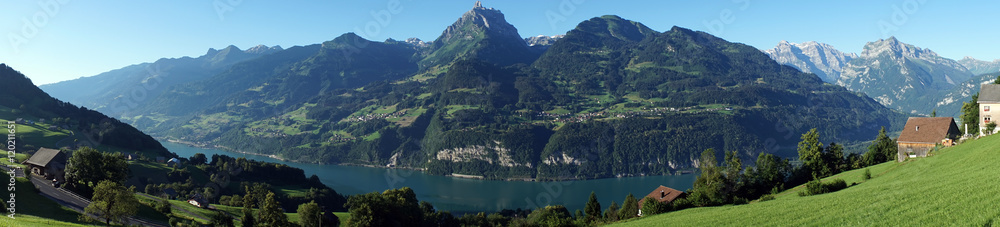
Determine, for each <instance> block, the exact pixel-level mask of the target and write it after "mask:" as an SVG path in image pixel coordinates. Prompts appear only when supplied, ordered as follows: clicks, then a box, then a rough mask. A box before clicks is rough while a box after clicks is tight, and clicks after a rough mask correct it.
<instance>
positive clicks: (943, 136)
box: [896, 117, 962, 162]
mask: <svg viewBox="0 0 1000 227" xmlns="http://www.w3.org/2000/svg"><path fill="white" fill-rule="evenodd" d="M961 135H962V132H961V131H959V130H958V125H956V124H955V119H953V118H951V117H911V118H909V119H907V120H906V126H903V132H902V133H900V134H899V138H898V139H896V145H897V146H898V148H899V151H898V155H897V157H896V160H897V161H900V162H902V161H903V160H906V158H916V157H927V153H929V152H930V151H931V149H933V148H934V147H935V146H937V144H941V145H944V146H947V147H950V146H952V145H955V140H956V139H958V137H959V136H961Z"/></svg>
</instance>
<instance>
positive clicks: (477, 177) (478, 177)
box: [156, 138, 696, 182]
mask: <svg viewBox="0 0 1000 227" xmlns="http://www.w3.org/2000/svg"><path fill="white" fill-rule="evenodd" d="M156 139H157V140H160V141H167V142H171V143H178V144H184V145H187V146H191V147H197V148H206V149H219V150H224V151H227V152H233V153H240V154H247V155H256V156H264V157H269V158H273V159H277V160H281V161H285V162H295V163H304V164H318V165H340V166H361V167H369V168H380V169H400V170H412V171H420V172H424V173H426V172H427V168H417V167H405V166H384V165H372V164H360V163H344V162H342V163H335V164H331V163H310V162H299V161H296V160H289V159H285V158H282V157H281V156H278V155H273V154H261V153H255V152H248V151H240V150H236V149H232V148H229V147H226V146H221V145H210V144H205V143H196V142H190V141H184V140H178V139H170V138H156ZM694 173H696V171H695V170H691V169H681V170H676V171H674V173H672V174H663V175H662V176H678V175H685V174H694ZM444 176H447V177H454V178H462V179H473V180H482V181H524V182H572V181H582V180H597V179H614V178H619V179H621V178H629V177H645V176H658V175H646V174H619V175H616V176H614V177H603V178H577V177H572V178H558V179H556V178H541V179H539V178H530V177H507V178H490V177H486V176H482V175H472V174H459V173H451V174H446V175H444Z"/></svg>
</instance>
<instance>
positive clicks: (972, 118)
mask: <svg viewBox="0 0 1000 227" xmlns="http://www.w3.org/2000/svg"><path fill="white" fill-rule="evenodd" d="M959 118H961V119H962V124H963V125H965V126H959V127H958V128H959V129H961V130H966V127H968V129H969V131H967V132H963V133H964V134H969V135H973V136H975V135H979V93H978V92H977V93H976V94H975V95H972V100H969V102H963V103H962V116H960V117H959Z"/></svg>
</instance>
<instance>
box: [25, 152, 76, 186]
mask: <svg viewBox="0 0 1000 227" xmlns="http://www.w3.org/2000/svg"><path fill="white" fill-rule="evenodd" d="M24 164H25V165H27V166H28V168H29V169H30V170H31V173H32V174H35V175H39V176H43V177H45V179H56V180H57V181H59V182H63V181H65V180H66V179H65V177H66V175H65V173H64V172H63V171H65V169H66V154H65V153H63V152H62V151H60V150H55V149H49V148H44V147H43V148H40V149H38V151H37V152H35V154H34V155H31V158H28V160H25V161H24Z"/></svg>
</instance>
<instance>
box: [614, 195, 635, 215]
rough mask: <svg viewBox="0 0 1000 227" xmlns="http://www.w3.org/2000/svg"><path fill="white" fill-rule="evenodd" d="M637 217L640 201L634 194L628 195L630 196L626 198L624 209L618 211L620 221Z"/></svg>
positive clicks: (623, 204)
mask: <svg viewBox="0 0 1000 227" xmlns="http://www.w3.org/2000/svg"><path fill="white" fill-rule="evenodd" d="M637 215H639V201H638V200H636V199H635V196H633V195H632V193H628V196H625V202H623V203H622V209H621V210H619V211H618V219H619V220H625V219H629V218H634V217H635V216H637Z"/></svg>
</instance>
